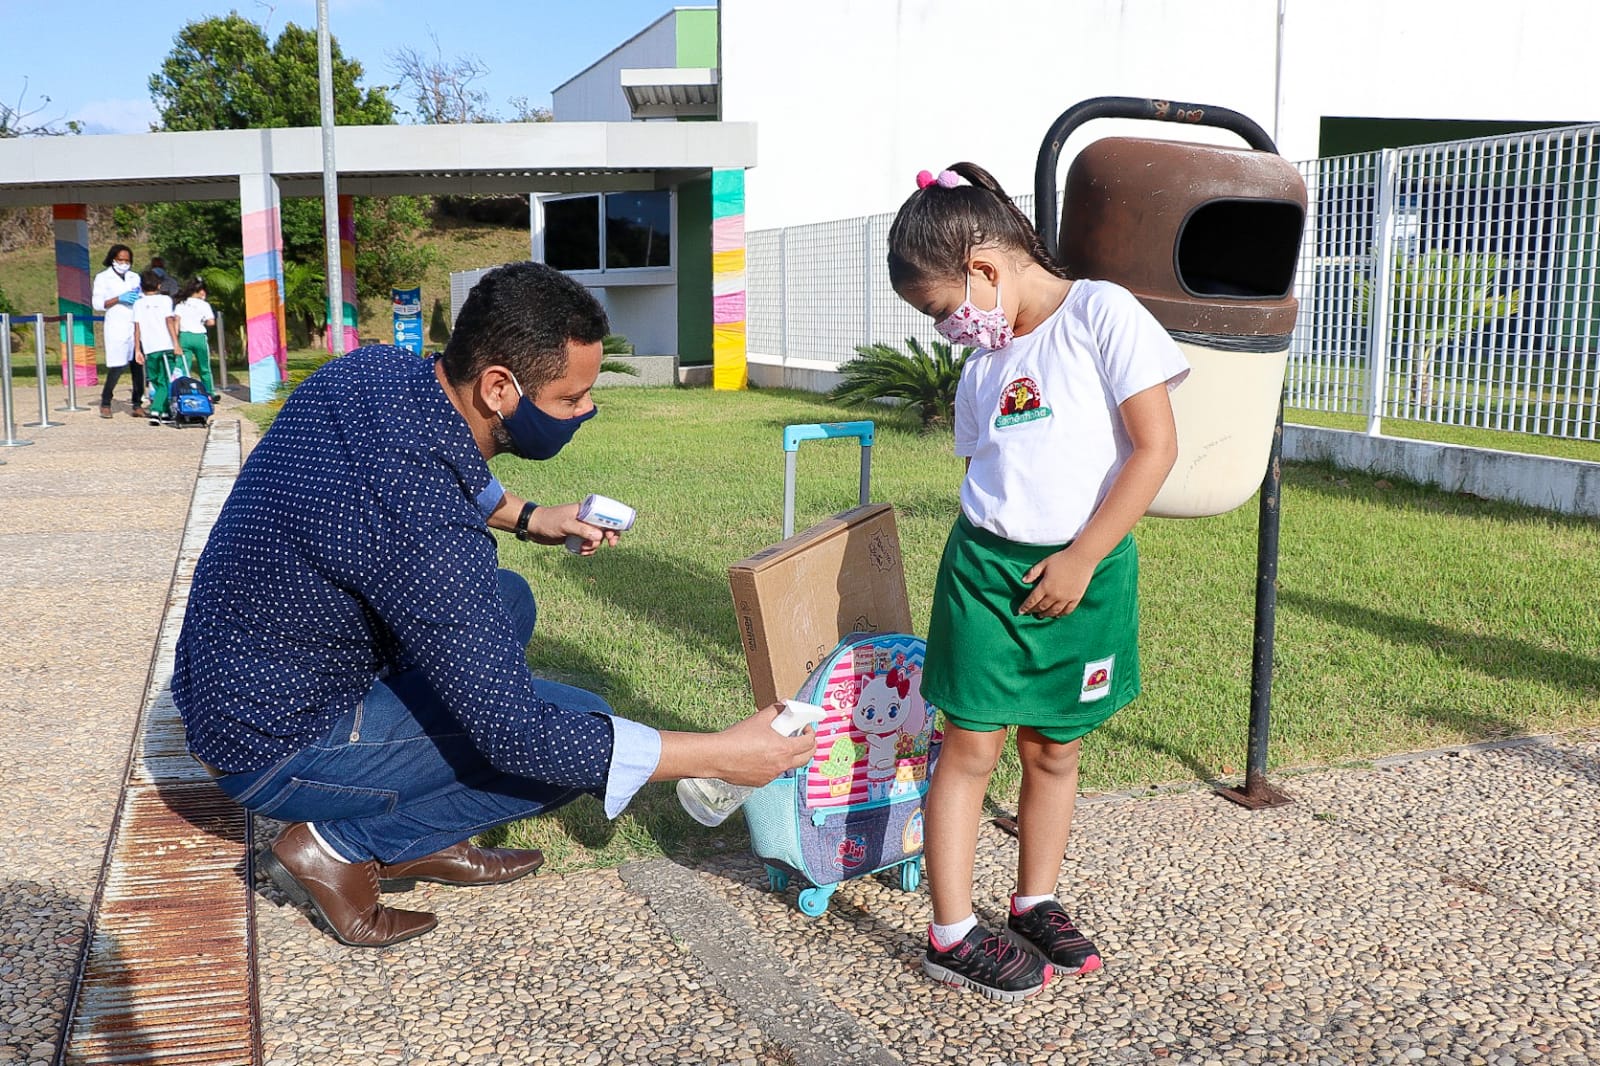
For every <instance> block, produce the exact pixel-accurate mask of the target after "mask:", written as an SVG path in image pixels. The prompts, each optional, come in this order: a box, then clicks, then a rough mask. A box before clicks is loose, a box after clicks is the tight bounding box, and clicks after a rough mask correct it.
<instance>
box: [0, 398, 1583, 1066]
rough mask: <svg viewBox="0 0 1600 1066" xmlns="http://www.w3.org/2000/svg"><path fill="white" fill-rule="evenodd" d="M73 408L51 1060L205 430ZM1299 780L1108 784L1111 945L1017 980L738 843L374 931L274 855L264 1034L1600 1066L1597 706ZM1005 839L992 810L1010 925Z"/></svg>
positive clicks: (51, 951) (21, 920) (34, 577)
mask: <svg viewBox="0 0 1600 1066" xmlns="http://www.w3.org/2000/svg"><path fill="white" fill-rule="evenodd" d="M29 399H31V397H19V406H21V407H22V408H23V418H25V419H26V418H31V417H32V416H31V414H30V413H29V412H30V410H31V405H30V403H29ZM57 402H59V401H57ZM231 406H232V405H231V403H227V402H225V406H224V409H223V411H222V412H221V415H220V417H221V418H222V419H227V418H230V417H232V415H231V413H230V411H231ZM59 417H65V418H66V419H67V420H68V425H67V426H65V427H63V428H60V429H50V430H43V431H38V430H32V431H24V433H29V432H31V433H33V435H34V438H35V440H36V441H37V443H36V444H35V445H34V446H32V447H30V448H22V449H0V459H5V460H6V461H7V465H5V466H0V537H3V540H0V543H3V544H4V546H5V551H4V559H5V564H6V565H5V566H4V567H3V568H0V619H3V622H0V777H3V779H4V780H5V781H6V782H7V784H8V785H10V786H11V787H10V788H8V790H7V792H8V795H7V803H6V804H5V805H3V806H0V859H3V860H4V862H5V866H4V869H5V873H4V874H3V875H0V1063H9V1062H18V1063H30V1064H32V1063H46V1062H50V1061H51V1060H52V1057H53V1056H54V1055H55V1049H56V1042H57V1039H58V1036H59V1030H60V1026H61V1021H62V1017H61V1013H62V1010H63V1009H64V1004H65V995H66V991H67V988H68V985H69V982H70V979H71V976H72V973H73V971H74V967H75V965H76V961H77V958H78V954H79V951H80V948H81V943H82V932H83V927H84V922H85V920H86V917H87V914H88V908H89V905H90V903H91V900H92V896H93V894H94V890H95V885H96V883H97V879H98V876H99V865H100V862H101V858H102V855H103V854H104V849H105V842H106V836H107V833H108V830H109V826H110V820H111V817H112V814H113V811H114V809H115V803H116V800H117V795H116V790H117V787H118V784H119V782H120V780H121V777H122V772H123V768H124V766H125V763H126V759H127V755H128V750H129V744H130V741H131V738H132V736H133V730H134V725H135V721H136V716H137V713H138V711H139V707H138V704H139V702H140V701H141V700H142V699H143V697H144V691H145V681H146V674H147V672H148V670H149V669H150V665H151V663H152V662H153V661H155V655H154V649H155V647H156V643H157V639H158V635H159V633H160V630H161V625H162V619H163V609H164V607H165V594H166V590H167V588H168V587H169V584H170V581H171V578H172V574H173V560H174V558H175V557H176V553H177V551H178V546H179V543H180V539H181V534H182V532H183V530H182V528H181V527H182V524H183V521H184V516H185V514H186V513H187V510H188V500H189V494H190V490H191V488H192V486H193V484H194V481H195V477H196V474H197V471H198V468H199V459H200V452H201V447H202V445H203V443H204V434H202V433H200V432H198V431H185V432H178V431H170V430H157V429H152V428H149V427H146V426H145V425H143V424H142V423H138V422H135V421H133V420H132V419H129V418H128V417H127V416H126V415H125V414H119V416H118V417H117V418H116V419H115V420H113V421H112V422H105V421H102V420H100V419H98V418H96V417H95V416H94V415H93V414H76V415H66V416H59ZM245 428H246V430H247V431H248V428H249V427H248V426H246V427H245ZM1597 668H1600V666H1597ZM1508 698H1512V697H1511V696H1510V695H1509V694H1508ZM1276 783H1278V784H1280V785H1281V786H1283V787H1284V789H1285V790H1286V791H1288V792H1290V793H1291V794H1292V795H1294V796H1295V797H1297V799H1298V802H1297V803H1296V804H1295V805H1293V806H1290V807H1284V808H1279V809H1276V810H1271V811H1264V812H1258V813H1250V812H1246V811H1243V810H1241V809H1240V808H1237V807H1235V806H1233V805H1231V804H1228V803H1225V802H1223V801H1221V800H1218V799H1215V798H1213V797H1212V796H1211V795H1210V794H1209V793H1206V792H1204V791H1202V790H1198V789H1197V790H1191V791H1183V790H1179V791H1176V792H1172V793H1168V794H1165V795H1162V796H1160V797H1158V798H1148V799H1133V798H1120V797H1108V798H1104V799H1099V800H1092V801H1089V802H1086V803H1084V804H1083V805H1082V806H1081V807H1080V815H1079V819H1078V824H1077V827H1076V830H1075V833H1074V836H1073V842H1072V846H1071V853H1070V855H1069V857H1068V864H1067V869H1068V873H1067V877H1066V879H1065V881H1064V884H1065V885H1070V886H1073V887H1072V889H1071V890H1070V893H1071V895H1072V897H1073V903H1072V907H1073V909H1074V910H1075V913H1076V914H1077V915H1078V917H1079V918H1080V920H1081V922H1082V923H1083V924H1084V926H1085V927H1086V928H1087V929H1089V930H1090V931H1091V932H1092V933H1093V935H1094V936H1095V938H1096V940H1097V942H1098V943H1099V944H1100V946H1101V948H1102V949H1103V951H1104V952H1105V955H1106V962H1107V965H1106V968H1105V969H1104V970H1103V971H1101V972H1100V973H1098V974H1095V975H1093V976H1091V977H1088V978H1084V979H1081V980H1062V981H1058V982H1056V983H1053V984H1052V985H1051V986H1050V987H1049V988H1048V989H1047V990H1046V991H1045V992H1044V993H1043V994H1041V995H1040V996H1037V997H1035V998H1034V999H1032V1000H1029V1001H1027V1002H1025V1003H1023V1004H1020V1005H1016V1006H1011V1007H1004V1006H999V1005H995V1004H990V1003H989V1002H988V1001H986V1000H983V999H981V998H979V997H976V996H973V995H971V994H963V993H958V992H955V991H953V990H949V989H945V988H942V987H940V986H936V985H933V984H931V983H930V982H928V981H927V980H926V979H924V978H923V977H922V975H921V973H920V970H919V967H918V965H917V962H916V955H917V952H918V950H919V942H920V936H921V930H922V928H923V923H925V922H926V920H927V901H926V894H925V890H924V891H919V892H916V893H911V894H907V893H902V892H900V891H899V890H898V889H897V888H895V887H893V886H891V885H889V884H887V883H880V882H878V881H876V880H867V881H860V882H854V883H851V884H849V885H847V886H845V887H843V888H842V889H840V891H839V892H838V893H837V894H836V895H835V896H834V898H833V901H832V904H831V905H830V907H829V910H828V912H827V913H826V914H825V915H823V916H822V917H821V918H817V919H810V918H806V917H804V916H803V915H801V914H800V912H799V911H798V910H797V909H796V907H795V905H794V889H793V888H791V889H790V890H789V891H788V892H787V893H784V894H772V893H769V892H767V891H765V890H764V885H765V878H764V876H762V874H761V871H760V867H759V865H758V864H757V863H755V862H754V861H753V860H752V859H750V858H749V857H748V856H728V857H726V858H723V859H721V860H718V861H712V862H707V863H701V864H699V865H696V866H683V865H679V864H676V863H673V862H671V861H667V860H658V861H651V862H641V863H636V864H631V865H628V866H624V867H623V868H621V869H620V870H617V871H601V872H588V873H578V874H569V875H565V876H544V875H540V876H538V877H535V878H530V879H528V880H525V881H522V882H519V883H517V884H514V885H510V886H504V887H502V888H498V889H485V890H476V891H468V890H451V889H447V888H442V887H437V886H421V887H419V888H417V889H416V890H415V891H414V892H413V893H412V894H411V895H410V896H409V897H408V898H407V903H408V905H416V906H420V907H423V908H425V909H430V910H435V911H437V912H438V914H439V916H440V926H439V929H438V930H437V931H436V932H435V933H433V934H431V935H429V936H428V937H425V938H423V939H421V940H418V941H414V942H411V943H408V944H404V945H400V946H398V947H396V948H394V949H391V950H388V951H381V952H372V951H357V950H352V949H347V948H343V947H341V946H340V945H338V944H337V943H335V942H334V941H332V940H331V939H330V938H328V937H327V936H325V935H323V934H322V933H320V932H317V931H316V930H315V929H313V928H312V927H311V926H310V925H309V924H308V922H307V921H306V919H305V917H304V916H303V915H302V914H301V913H300V912H299V911H297V910H294V909H293V908H289V907H285V906H282V900H281V899H279V898H278V897H277V895H276V893H275V891H274V890H273V889H272V888H271V887H270V886H269V885H267V884H265V883H262V884H260V885H258V886H257V887H258V891H259V892H260V897H259V898H260V905H259V907H258V923H259V924H258V952H259V968H260V1000H261V1011H262V1029H263V1042H264V1046H265V1056H266V1061H267V1062H268V1063H273V1064H297V1066H298V1064H303V1066H335V1064H343V1063H349V1064H352V1066H354V1064H361V1066H369V1064H379V1066H386V1064H435V1063H473V1064H477V1063H483V1064H488V1063H563V1064H566V1063H612V1062H622V1063H633V1062H649V1063H738V1064H756V1066H809V1064H817V1066H823V1064H827V1066H835V1064H841V1063H856V1062H861V1063H884V1064H887V1063H908V1064H911V1063H944V1062H960V1063H964V1064H965V1063H981V1064H1001V1063H1007V1064H1009V1063H1052V1064H1053V1063H1063V1064H1064V1063H1084V1064H1099V1063H1122V1062H1141V1063H1142V1062H1162V1063H1211V1062H1270V1063H1278V1062H1304V1063H1388V1062H1397V1063H1409V1062H1413V1061H1427V1062H1439V1063H1444V1064H1457V1063H1459V1064H1468V1063H1474V1064H1494V1066H1503V1064H1511V1063H1569V1064H1573V1066H1577V1064H1589V1063H1595V1062H1600V932H1597V931H1600V814H1597V812H1600V730H1595V731H1588V732H1579V733H1573V734H1567V735H1563V736H1558V737H1549V738H1537V739H1534V740H1530V741H1526V742H1521V743H1514V744H1505V745H1499V746H1494V747H1490V748H1485V749H1477V750H1473V749H1468V750H1462V751H1459V752H1436V753H1428V754H1423V755H1419V756H1413V757H1406V758H1401V759H1395V760H1388V761H1386V762H1384V763H1382V764H1380V765H1378V766H1375V767H1373V768H1369V769H1358V770H1337V771H1324V772H1316V773H1310V774H1302V775H1296V776H1292V777H1286V778H1281V779H1279V780H1278V781H1277V782H1276ZM18 785H20V786H21V787H20V788H18V787H17V786H18ZM652 787H665V786H652ZM276 828H277V827H276V826H275V825H274V824H272V823H270V822H264V823H262V824H261V825H260V826H259V829H260V832H259V833H258V840H261V841H263V842H265V841H270V840H271V838H272V834H273V833H274V832H275V831H276ZM1014 847H1015V844H1014V842H1013V841H1012V840H1011V838H1009V837H1007V836H1005V835H1004V834H1002V833H1000V832H998V831H996V830H994V829H992V828H990V827H987V826H986V827H985V829H984V832H983V835H982V841H981V844H980V854H979V863H978V886H979V899H980V901H981V902H980V904H979V906H980V916H981V917H983V918H985V919H986V920H989V921H999V920H1000V915H1001V913H1002V911H1001V909H1002V908H1003V906H1004V904H1003V900H1004V898H1005V892H1006V890H1007V887H1008V884H1009V878H1010V870H1011V865H1012V863H1013V861H1014V854H1013V848H1014Z"/></svg>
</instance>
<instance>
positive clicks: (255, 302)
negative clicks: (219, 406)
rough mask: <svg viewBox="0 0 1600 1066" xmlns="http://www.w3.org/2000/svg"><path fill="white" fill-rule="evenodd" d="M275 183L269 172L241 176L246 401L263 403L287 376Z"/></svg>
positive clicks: (280, 244) (286, 349) (281, 259)
mask: <svg viewBox="0 0 1600 1066" xmlns="http://www.w3.org/2000/svg"><path fill="white" fill-rule="evenodd" d="M278 208H279V199H278V181H277V179H276V178H274V177H273V176H272V175H271V174H241V175H239V226H240V229H241V231H242V236H243V238H244V331H245V358H246V359H247V360H248V361H249V364H250V402H252V403H265V402H266V401H268V400H270V399H272V397H273V394H274V393H275V392H276V391H277V388H278V382H280V381H283V380H284V379H285V378H286V377H287V376H288V354H289V346H288V343H287V342H288V335H289V333H288V328H287V322H286V321H285V319H284V306H283V226H282V222H281V220H280V219H279V215H278Z"/></svg>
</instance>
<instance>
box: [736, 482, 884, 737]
mask: <svg viewBox="0 0 1600 1066" xmlns="http://www.w3.org/2000/svg"><path fill="white" fill-rule="evenodd" d="M728 584H729V587H730V588H731V589H732V591H733V611H734V616H735V619H736V620H737V622H738V625H739V642H740V643H741V644H743V645H744V655H745V663H746V665H747V666H748V667H749V670H750V687H751V690H752V691H753V692H754V694H755V700H756V706H757V707H765V706H766V705H767V704H769V703H774V702H776V701H778V700H781V699H791V698H793V697H794V695H795V693H797V692H798V691H800V686H801V685H802V684H803V683H804V682H805V679H806V677H807V675H808V674H810V673H811V671H812V670H813V669H815V667H816V665H817V664H818V663H819V662H821V661H822V659H823V657H824V656H826V655H827V654H828V652H830V651H832V650H833V646H834V645H835V644H837V643H839V639H840V638H841V637H843V636H845V635H846V634H847V633H856V632H861V633H910V632H911V631H912V630H911V605H910V603H909V602H908V600H907V599H906V574H905V566H904V564H903V563H902V561H901V558H900V532H899V530H898V529H897V528H896V527H895V523H894V508H893V507H891V506H890V505H888V504H885V503H870V504H866V505H864V506H861V507H856V508H854V509H852V510H849V511H845V512H844V513H843V514H838V515H835V516H834V517H832V518H829V519H826V520H825V521H822V522H819V523H817V524H816V525H814V526H812V527H811V528H810V529H808V530H806V531H805V532H803V533H796V534H795V535H794V536H792V537H790V538H789V539H788V540H785V541H781V542H779V543H777V544H774V545H773V546H772V547H770V548H767V549H765V550H763V551H759V552H757V553H756V554H754V555H752V556H750V557H749V558H748V559H741V560H740V561H739V562H737V563H734V564H733V565H732V566H730V567H729V568H728Z"/></svg>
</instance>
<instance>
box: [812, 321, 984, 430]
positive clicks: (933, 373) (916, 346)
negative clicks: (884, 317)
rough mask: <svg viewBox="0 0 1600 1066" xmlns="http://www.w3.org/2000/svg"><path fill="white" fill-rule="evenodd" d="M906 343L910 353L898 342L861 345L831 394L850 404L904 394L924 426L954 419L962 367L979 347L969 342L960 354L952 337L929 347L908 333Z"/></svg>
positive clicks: (929, 427) (900, 396)
mask: <svg viewBox="0 0 1600 1066" xmlns="http://www.w3.org/2000/svg"><path fill="white" fill-rule="evenodd" d="M906 349H907V351H908V352H909V353H910V354H909V355H908V354H907V353H906V352H902V351H901V350H900V349H898V348H896V347H895V346H894V345H892V344H858V345H856V358H855V359H852V360H851V361H850V362H848V363H845V364H844V365H843V366H841V367H840V368H839V376H840V378H841V380H840V382H839V384H838V385H837V386H836V387H835V388H834V390H833V392H832V393H830V394H829V395H830V396H831V398H832V399H834V400H836V401H838V402H840V403H847V404H866V403H871V402H872V401H874V400H883V399H891V400H900V401H903V403H904V405H905V406H906V407H907V408H909V409H911V410H913V411H915V412H916V413H917V416H918V417H919V418H921V419H922V426H923V428H924V429H932V428H934V427H940V426H948V425H950V423H951V421H952V420H953V419H954V418H955V407H956V386H957V385H958V384H959V383H960V381H961V367H962V366H963V365H964V364H965V363H966V361H967V356H969V355H971V354H972V351H973V349H971V348H963V349H961V354H960V355H959V356H957V355H955V354H954V353H953V351H952V350H951V347H950V344H949V342H948V341H934V342H933V343H932V344H930V345H929V346H928V348H926V349H925V348H923V346H922V345H921V343H919V342H918V340H917V339H916V338H915V337H907V338H906Z"/></svg>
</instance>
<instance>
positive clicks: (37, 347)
mask: <svg viewBox="0 0 1600 1066" xmlns="http://www.w3.org/2000/svg"><path fill="white" fill-rule="evenodd" d="M33 361H34V364H35V365H36V366H37V367H38V368H39V421H37V422H25V423H23V424H24V425H26V426H30V427H32V426H37V427H38V428H39V429H53V428H55V427H56V426H63V425H66V423H65V422H52V421H50V375H49V374H48V373H46V372H45V365H44V364H45V358H44V316H43V315H34V316H33Z"/></svg>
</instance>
